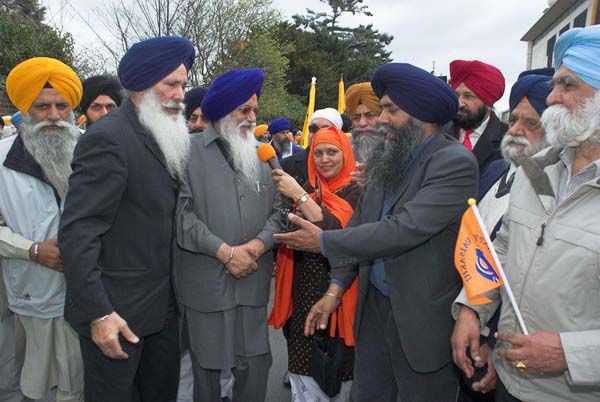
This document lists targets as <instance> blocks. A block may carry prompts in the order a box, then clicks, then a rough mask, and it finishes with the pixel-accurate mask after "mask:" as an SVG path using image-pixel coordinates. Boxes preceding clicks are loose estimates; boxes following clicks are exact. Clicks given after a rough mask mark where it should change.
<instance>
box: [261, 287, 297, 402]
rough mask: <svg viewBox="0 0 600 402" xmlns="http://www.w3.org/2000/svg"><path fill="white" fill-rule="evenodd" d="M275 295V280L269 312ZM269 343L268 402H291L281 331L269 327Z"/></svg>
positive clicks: (285, 350)
mask: <svg viewBox="0 0 600 402" xmlns="http://www.w3.org/2000/svg"><path fill="white" fill-rule="evenodd" d="M274 295H275V278H273V281H272V282H271V296H270V298H269V308H268V311H269V312H271V308H272V307H273V296H274ZM269 341H270V342H271V355H272V356H273V365H272V366H271V370H270V371H269V385H268V387H267V399H266V402H290V401H291V400H292V395H291V393H290V389H289V388H288V387H284V385H283V382H282V380H283V376H284V375H285V373H286V372H287V346H286V343H285V338H284V337H283V334H282V333H281V330H274V329H273V328H272V327H269Z"/></svg>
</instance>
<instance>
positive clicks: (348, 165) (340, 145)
mask: <svg viewBox="0 0 600 402" xmlns="http://www.w3.org/2000/svg"><path fill="white" fill-rule="evenodd" d="M354 166H355V162H354V154H353V153H352V146H351V144H350V140H349V139H348V137H347V136H346V134H344V133H343V132H342V131H340V130H338V129H337V128H335V127H327V128H322V129H320V130H319V131H317V132H316V133H315V135H314V137H313V140H312V145H311V149H310V153H309V157H308V177H309V180H308V182H307V183H305V184H304V186H301V185H300V184H298V183H297V182H296V181H295V180H294V178H292V177H291V176H290V175H288V174H286V173H285V172H283V171H282V170H280V169H276V170H274V171H273V179H274V181H275V182H276V184H277V187H278V189H279V191H280V192H281V194H283V195H284V196H286V197H288V198H291V199H292V200H293V201H294V203H295V204H294V206H295V213H296V214H298V215H302V216H304V217H305V218H306V219H308V220H309V221H311V222H313V223H315V224H316V225H318V226H319V227H321V229H323V230H332V229H342V228H344V227H346V225H347V224H348V221H349V220H350V218H351V217H352V214H353V213H354V210H353V208H354V206H355V205H356V202H357V201H358V197H359V195H360V188H359V187H358V186H357V185H356V184H355V183H354V182H353V181H352V177H351V176H350V172H352V171H353V170H354ZM276 265H277V278H276V283H275V302H274V306H273V311H271V314H270V315H269V324H270V325H272V326H273V327H275V328H281V327H282V326H285V328H286V330H287V331H286V332H287V343H288V367H289V372H290V383H291V386H292V394H293V396H294V398H293V399H294V401H308V400H323V401H327V400H331V401H338V400H339V401H345V400H346V399H347V396H348V391H349V384H350V383H349V382H348V383H346V384H345V385H344V386H343V387H342V392H340V394H338V395H337V396H336V397H334V398H329V397H328V396H327V395H325V393H324V392H323V391H322V390H321V389H320V387H319V385H318V384H317V383H316V381H314V379H313V378H312V377H310V366H311V359H312V356H313V348H314V343H313V339H312V336H311V337H306V336H305V335H304V323H305V321H306V316H307V315H308V312H309V311H310V308H311V307H312V305H313V304H314V303H316V302H317V301H318V300H319V299H321V297H322V296H323V294H324V293H325V292H326V291H327V287H328V284H329V280H330V277H329V271H330V266H329V263H328V262H327V259H326V258H325V257H324V256H322V255H320V254H314V253H308V252H303V251H293V250H290V249H288V248H287V247H285V246H283V245H282V246H280V248H279V251H278V255H277V263H276ZM357 289H358V288H357V284H356V283H354V284H353V285H352V286H351V287H350V288H349V289H348V290H347V291H346V292H345V293H344V295H343V297H342V299H341V301H340V303H339V306H338V308H337V310H336V312H335V313H334V314H333V315H332V318H331V321H330V323H329V328H328V329H326V330H325V331H321V333H320V334H318V335H319V336H321V337H332V338H333V337H337V338H339V342H340V344H341V347H342V349H343V351H344V363H343V365H342V368H341V376H342V381H350V380H351V379H352V371H353V366H354V349H353V346H354V337H353V334H352V325H353V322H354V311H355V307H356V297H357V292H358V290H357Z"/></svg>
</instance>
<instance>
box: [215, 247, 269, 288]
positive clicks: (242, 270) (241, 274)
mask: <svg viewBox="0 0 600 402" xmlns="http://www.w3.org/2000/svg"><path fill="white" fill-rule="evenodd" d="M232 247H233V249H234V250H233V256H231V255H232V254H231V253H232V252H231V249H232ZM265 251H266V249H265V244H264V243H263V242H262V240H259V239H252V240H250V241H249V242H247V243H244V244H241V245H239V246H230V245H229V244H227V243H223V244H221V246H220V247H219V250H218V251H217V259H218V260H219V261H221V262H222V263H223V264H224V265H225V268H227V272H229V273H230V274H231V275H232V276H233V277H235V278H238V279H240V278H245V277H246V276H248V275H250V274H252V273H253V272H255V271H256V270H257V269H258V263H257V260H258V259H259V258H260V256H261V255H263V254H264V252H265ZM230 257H231V258H230Z"/></svg>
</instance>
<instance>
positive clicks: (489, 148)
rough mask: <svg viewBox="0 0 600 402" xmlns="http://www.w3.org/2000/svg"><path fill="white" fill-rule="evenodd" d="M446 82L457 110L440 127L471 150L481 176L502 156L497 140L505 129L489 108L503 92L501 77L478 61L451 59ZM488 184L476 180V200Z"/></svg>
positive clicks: (491, 67)
mask: <svg viewBox="0 0 600 402" xmlns="http://www.w3.org/2000/svg"><path fill="white" fill-rule="evenodd" d="M450 85H451V86H452V89H454V91H455V92H456V95H457V96H458V103H459V104H458V113H457V115H456V117H454V119H452V122H451V123H448V124H447V125H446V127H444V130H445V131H446V132H447V133H448V134H450V135H452V136H454V137H455V138H457V139H458V140H459V141H460V142H461V143H462V144H463V145H464V146H465V147H466V148H467V149H469V150H470V151H473V154H474V155H475V157H476V158H477V162H478V163H479V175H480V177H482V178H483V176H484V175H486V168H487V167H488V165H489V164H490V163H491V162H492V161H494V160H497V159H501V158H502V154H501V152H500V142H501V141H502V137H503V136H504V133H505V132H506V131H507V130H508V126H507V125H506V124H505V123H502V122H501V121H500V120H499V119H498V117H496V114H495V113H493V110H492V107H493V106H494V103H496V102H497V101H498V100H499V99H500V98H501V97H502V95H503V94H504V85H505V83H504V76H503V75H502V73H501V72H500V70H498V69H497V68H496V67H494V66H492V65H490V64H486V63H483V62H481V61H479V60H454V61H453V62H452V63H450ZM487 173H490V172H487ZM492 183H493V180H492ZM492 183H489V185H488V184H486V183H485V180H484V182H480V186H479V192H478V199H481V197H483V195H484V194H485V192H486V191H487V189H488V188H489V186H490V185H491V184H492Z"/></svg>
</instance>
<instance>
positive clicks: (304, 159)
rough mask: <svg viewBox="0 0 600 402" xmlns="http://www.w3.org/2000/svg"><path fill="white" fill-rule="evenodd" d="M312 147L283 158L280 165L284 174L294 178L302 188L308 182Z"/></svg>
mask: <svg viewBox="0 0 600 402" xmlns="http://www.w3.org/2000/svg"><path fill="white" fill-rule="evenodd" d="M309 152H310V147H306V148H305V149H304V150H303V151H302V152H298V153H297V154H294V155H291V156H288V157H287V158H283V159H282V160H281V161H280V162H279V163H280V165H281V169H283V171H284V172H286V173H287V174H289V175H290V176H292V177H293V178H294V179H295V180H296V183H298V184H300V185H301V186H303V185H304V183H306V181H307V180H308V153H309Z"/></svg>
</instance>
